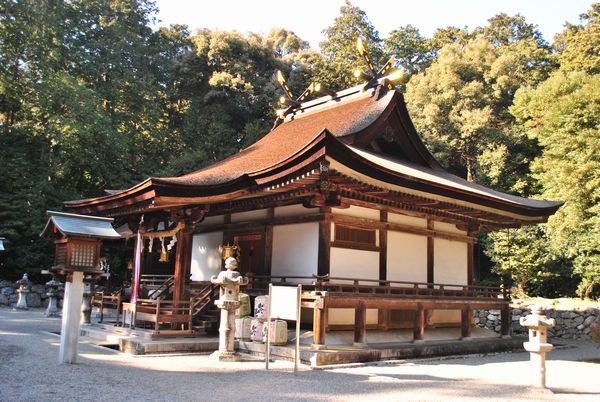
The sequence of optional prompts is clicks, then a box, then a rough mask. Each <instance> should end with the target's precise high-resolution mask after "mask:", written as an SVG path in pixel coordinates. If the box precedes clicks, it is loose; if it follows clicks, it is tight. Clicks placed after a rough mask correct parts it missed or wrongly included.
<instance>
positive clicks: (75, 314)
mask: <svg viewBox="0 0 600 402" xmlns="http://www.w3.org/2000/svg"><path fill="white" fill-rule="evenodd" d="M82 298H83V272H77V271H75V272H73V274H72V278H71V281H69V282H67V283H66V284H65V298H64V301H63V312H62V326H61V330H60V350H59V355H58V361H59V362H60V363H69V364H73V363H75V362H76V361H77V342H78V341H79V321H80V316H81V301H82Z"/></svg>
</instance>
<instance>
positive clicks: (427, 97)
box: [406, 37, 548, 193]
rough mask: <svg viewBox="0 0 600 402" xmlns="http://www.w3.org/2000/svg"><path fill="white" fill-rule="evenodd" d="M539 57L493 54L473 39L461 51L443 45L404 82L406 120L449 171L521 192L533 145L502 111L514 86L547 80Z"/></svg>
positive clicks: (520, 46)
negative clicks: (408, 114) (424, 66)
mask: <svg viewBox="0 0 600 402" xmlns="http://www.w3.org/2000/svg"><path fill="white" fill-rule="evenodd" d="M544 57H547V51H545V50H544V49H541V48H539V47H537V46H533V44H532V42H528V41H521V42H517V43H514V44H510V45H507V46H505V47H502V48H495V47H494V46H493V45H492V43H490V42H489V41H488V40H486V39H484V38H482V37H476V38H475V39H472V40H470V41H469V42H467V43H466V44H465V45H464V46H462V45H460V44H449V45H446V46H444V47H443V48H442V49H441V50H440V53H439V56H438V58H437V59H436V60H435V61H434V62H433V64H432V65H431V66H430V67H429V68H427V69H426V70H425V71H424V72H422V73H420V74H417V75H415V76H414V77H413V78H412V79H411V80H410V81H409V83H408V84H407V92H406V99H407V103H408V106H409V109H410V111H411V116H412V118H413V121H414V122H415V125H416V126H417V128H418V129H419V130H420V132H421V134H422V135H423V137H424V139H425V141H426V143H427V144H428V145H429V146H430V149H432V150H433V152H434V154H436V156H437V157H438V159H439V160H441V161H442V163H444V164H445V165H446V166H447V167H448V168H449V169H450V170H451V171H453V172H454V173H457V174H459V175H462V176H466V177H467V179H468V180H470V181H475V180H477V181H479V182H481V183H483V184H490V185H493V186H494V187H497V188H501V189H504V190H509V191H513V192H519V193H526V192H527V190H528V188H529V187H530V183H529V182H530V179H529V178H527V170H528V163H529V161H530V160H531V159H532V156H533V155H534V153H535V144H534V143H532V142H531V141H530V140H528V138H527V137H526V136H525V135H523V133H522V132H520V131H519V130H518V129H515V126H514V119H513V118H512V116H510V115H509V114H508V113H507V107H508V105H510V103H511V102H512V97H513V96H514V93H515V91H516V90H517V88H519V86H520V85H527V84H529V83H535V82H538V81H539V80H541V79H542V78H544V77H545V76H546V74H547V70H548V68H547V67H546V66H547V63H544V62H543V59H544ZM507 172H510V173H509V174H507Z"/></svg>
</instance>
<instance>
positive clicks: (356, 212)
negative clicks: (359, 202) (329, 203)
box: [332, 205, 380, 221]
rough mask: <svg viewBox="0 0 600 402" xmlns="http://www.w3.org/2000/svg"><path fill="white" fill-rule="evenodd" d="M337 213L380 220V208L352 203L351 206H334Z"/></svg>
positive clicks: (334, 211)
mask: <svg viewBox="0 0 600 402" xmlns="http://www.w3.org/2000/svg"><path fill="white" fill-rule="evenodd" d="M332 211H333V213H334V214H335V215H346V216H354V217H356V218H363V219H372V220H375V221H378V220H379V217H380V216H379V210H378V209H370V208H364V207H357V206H354V205H351V206H350V208H333V209H332Z"/></svg>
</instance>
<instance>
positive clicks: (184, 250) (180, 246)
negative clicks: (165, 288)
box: [173, 223, 194, 302]
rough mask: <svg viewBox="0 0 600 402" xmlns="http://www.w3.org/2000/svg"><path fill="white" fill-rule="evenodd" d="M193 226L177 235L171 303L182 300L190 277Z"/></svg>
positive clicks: (187, 226)
mask: <svg viewBox="0 0 600 402" xmlns="http://www.w3.org/2000/svg"><path fill="white" fill-rule="evenodd" d="M193 230H194V228H193V226H191V225H188V224H187V223H186V226H185V227H184V228H183V229H182V230H180V231H179V232H178V233H177V235H176V236H177V246H176V249H175V277H174V285H173V301H175V302H176V301H180V300H184V296H185V285H186V282H187V280H188V279H189V277H190V266H191V262H192V234H193Z"/></svg>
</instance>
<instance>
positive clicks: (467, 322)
mask: <svg viewBox="0 0 600 402" xmlns="http://www.w3.org/2000/svg"><path fill="white" fill-rule="evenodd" d="M460 318H461V320H460V337H461V339H463V340H467V339H471V324H472V322H473V309H472V308H471V307H468V306H467V307H463V308H462V309H461V314H460Z"/></svg>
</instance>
